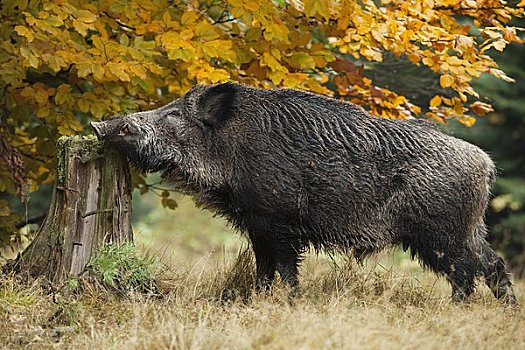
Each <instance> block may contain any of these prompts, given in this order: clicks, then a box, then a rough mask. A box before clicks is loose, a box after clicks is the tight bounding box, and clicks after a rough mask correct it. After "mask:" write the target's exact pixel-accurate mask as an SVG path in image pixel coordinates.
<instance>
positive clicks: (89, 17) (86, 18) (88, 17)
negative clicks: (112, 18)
mask: <svg viewBox="0 0 525 350" xmlns="http://www.w3.org/2000/svg"><path fill="white" fill-rule="evenodd" d="M75 17H76V18H77V19H78V20H80V21H82V22H84V23H93V22H95V21H96V20H97V15H95V14H94V13H92V12H90V11H88V10H78V11H77V12H76V13H75Z"/></svg>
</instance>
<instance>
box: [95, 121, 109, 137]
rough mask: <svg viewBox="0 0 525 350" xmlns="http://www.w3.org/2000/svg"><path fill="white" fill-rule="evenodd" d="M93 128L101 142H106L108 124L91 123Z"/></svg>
mask: <svg viewBox="0 0 525 350" xmlns="http://www.w3.org/2000/svg"><path fill="white" fill-rule="evenodd" d="M91 126H92V127H93V130H94V131H95V135H96V136H97V138H98V139H99V140H104V139H105V138H106V129H107V127H106V123H104V122H91Z"/></svg>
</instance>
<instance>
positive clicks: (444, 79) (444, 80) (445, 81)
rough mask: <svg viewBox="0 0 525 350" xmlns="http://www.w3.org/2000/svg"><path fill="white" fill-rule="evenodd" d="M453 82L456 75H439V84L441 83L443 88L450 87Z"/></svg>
mask: <svg viewBox="0 0 525 350" xmlns="http://www.w3.org/2000/svg"><path fill="white" fill-rule="evenodd" d="M453 83H454V77H453V76H451V75H449V74H445V75H442V76H440V77H439V85H441V87H442V88H447V87H450V86H452V84H453Z"/></svg>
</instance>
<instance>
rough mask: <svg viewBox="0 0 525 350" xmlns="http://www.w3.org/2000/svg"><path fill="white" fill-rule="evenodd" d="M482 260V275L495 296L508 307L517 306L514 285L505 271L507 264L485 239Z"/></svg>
mask: <svg viewBox="0 0 525 350" xmlns="http://www.w3.org/2000/svg"><path fill="white" fill-rule="evenodd" d="M481 259H482V273H483V275H484V277H485V282H486V284H487V286H489V288H490V289H491V290H492V293H493V294H494V296H495V297H496V298H498V299H500V300H501V301H502V302H503V303H505V304H507V305H510V306H514V305H517V301H516V296H515V295H514V291H513V289H512V283H511V281H510V279H509V274H508V273H507V271H506V269H505V262H504V261H503V259H502V258H501V257H499V256H498V255H497V254H496V252H494V250H492V248H490V246H489V244H488V243H487V242H486V241H485V240H484V239H483V242H482V257H481Z"/></svg>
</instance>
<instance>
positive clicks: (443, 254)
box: [404, 233, 479, 302]
mask: <svg viewBox="0 0 525 350" xmlns="http://www.w3.org/2000/svg"><path fill="white" fill-rule="evenodd" d="M416 237H417V238H415V239H413V240H411V241H410V242H405V243H404V244H405V245H408V246H410V249H411V251H412V253H413V254H417V256H418V257H419V259H420V260H421V262H422V263H423V264H424V265H425V266H427V267H429V268H430V269H431V270H433V271H435V272H437V273H439V274H442V275H444V276H446V278H447V280H448V281H449V283H450V285H451V286H452V300H454V301H456V302H461V301H466V300H467V299H468V298H469V296H470V295H471V294H472V293H473V292H474V289H475V278H476V271H477V267H478V266H479V263H477V262H476V259H475V257H474V256H475V254H473V252H471V251H470V250H468V249H458V247H456V246H454V245H453V244H452V245H451V244H450V243H448V242H447V241H439V240H436V238H435V237H440V235H434V237H432V236H431V235H425V234H423V233H422V234H420V235H418V236H416ZM425 237H430V238H428V239H425ZM429 242H432V243H433V244H432V245H429Z"/></svg>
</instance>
